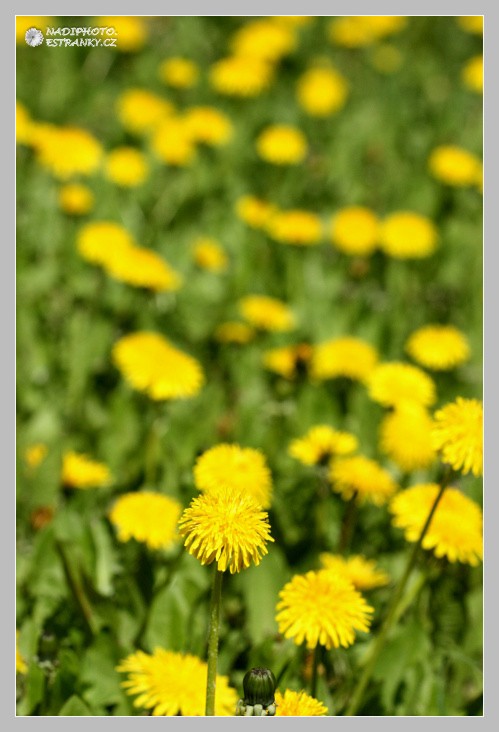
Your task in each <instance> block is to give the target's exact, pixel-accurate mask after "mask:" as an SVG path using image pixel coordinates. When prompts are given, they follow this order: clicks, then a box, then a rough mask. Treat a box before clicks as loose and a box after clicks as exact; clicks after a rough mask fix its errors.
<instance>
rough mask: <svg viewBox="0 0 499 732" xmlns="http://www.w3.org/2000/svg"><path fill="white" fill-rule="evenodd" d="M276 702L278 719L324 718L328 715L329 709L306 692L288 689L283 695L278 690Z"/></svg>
mask: <svg viewBox="0 0 499 732" xmlns="http://www.w3.org/2000/svg"><path fill="white" fill-rule="evenodd" d="M275 702H276V713H275V716H276V717H323V716H324V715H327V707H326V706H325V705H324V704H323V703H322V702H320V701H319V700H318V699H315V698H314V697H313V696H309V695H308V694H307V693H306V692H304V691H291V690H290V689H286V690H285V691H284V694H282V693H281V692H280V691H279V689H277V691H276V693H275Z"/></svg>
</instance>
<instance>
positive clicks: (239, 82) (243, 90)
mask: <svg viewBox="0 0 499 732" xmlns="http://www.w3.org/2000/svg"><path fill="white" fill-rule="evenodd" d="M273 78H274V65H273V64H272V63H270V62H269V61H267V60H266V59H262V58H258V57H255V56H227V57H225V58H222V59H220V60H219V61H216V62H215V63H214V64H213V65H212V66H211V68H210V71H209V80H210V83H211V85H212V87H213V88H214V89H215V91H217V92H219V93H220V94H225V95H227V96H233V97H242V98H245V97H246V98H250V97H257V96H258V95H259V94H261V93H262V92H264V91H265V90H266V89H268V87H269V86H270V84H271V82H272V81H273Z"/></svg>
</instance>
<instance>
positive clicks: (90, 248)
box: [76, 221, 135, 265]
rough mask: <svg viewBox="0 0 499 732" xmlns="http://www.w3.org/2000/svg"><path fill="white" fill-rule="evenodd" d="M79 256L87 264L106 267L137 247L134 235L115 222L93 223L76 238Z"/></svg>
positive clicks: (81, 230) (86, 225)
mask: <svg viewBox="0 0 499 732" xmlns="http://www.w3.org/2000/svg"><path fill="white" fill-rule="evenodd" d="M76 246H77V249H78V252H79V254H80V255H81V256H82V257H83V259H85V260H86V261H87V262H91V263H92V264H98V265H105V264H107V263H109V262H112V261H113V260H114V259H115V258H119V257H120V256H121V255H122V253H124V252H125V251H127V250H128V249H129V248H131V247H134V246H135V241H134V239H133V237H132V235H131V234H130V233H129V232H128V231H127V230H126V229H125V227H124V226H122V224H118V223H117V222H115V221H91V222H89V223H88V224H85V225H84V226H82V227H81V228H80V230H79V231H78V234H77V236H76Z"/></svg>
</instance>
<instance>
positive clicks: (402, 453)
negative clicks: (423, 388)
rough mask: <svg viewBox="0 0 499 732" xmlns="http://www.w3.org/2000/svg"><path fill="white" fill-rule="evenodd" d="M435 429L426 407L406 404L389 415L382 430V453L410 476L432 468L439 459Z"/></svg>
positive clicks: (380, 436) (383, 421)
mask: <svg viewBox="0 0 499 732" xmlns="http://www.w3.org/2000/svg"><path fill="white" fill-rule="evenodd" d="M432 428H433V420H432V418H431V415H430V414H429V413H428V411H427V409H426V407H423V406H421V405H420V404H418V403H417V402H407V401H403V402H402V403H400V404H398V405H397V406H396V407H395V409H394V410H393V411H392V412H390V413H389V414H387V415H385V417H384V418H383V420H382V422H381V424H380V426H379V447H380V450H381V452H382V453H384V454H385V455H387V457H389V458H390V459H391V460H393V462H394V463H396V464H397V465H398V466H399V467H400V468H401V469H402V470H403V471H405V472H407V473H410V472H411V471H413V470H422V469H424V468H428V467H429V466H430V465H432V464H433V463H434V462H435V460H436V457H437V453H436V450H435V448H434V446H433V440H432V437H431V431H432Z"/></svg>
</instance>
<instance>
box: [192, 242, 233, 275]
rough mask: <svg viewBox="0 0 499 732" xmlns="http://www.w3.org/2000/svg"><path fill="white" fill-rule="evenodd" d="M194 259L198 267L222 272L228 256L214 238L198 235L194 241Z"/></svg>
mask: <svg viewBox="0 0 499 732" xmlns="http://www.w3.org/2000/svg"><path fill="white" fill-rule="evenodd" d="M194 261H195V262H196V264H197V266H198V267H201V268H202V269H207V270H208V271H210V272H224V271H225V270H226V269H227V267H228V266H229V258H228V257H227V254H226V253H225V251H224V249H223V248H222V247H221V246H220V244H219V243H218V241H217V240H216V239H211V238H210V237H200V238H199V239H196V241H195V242H194Z"/></svg>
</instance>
